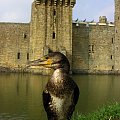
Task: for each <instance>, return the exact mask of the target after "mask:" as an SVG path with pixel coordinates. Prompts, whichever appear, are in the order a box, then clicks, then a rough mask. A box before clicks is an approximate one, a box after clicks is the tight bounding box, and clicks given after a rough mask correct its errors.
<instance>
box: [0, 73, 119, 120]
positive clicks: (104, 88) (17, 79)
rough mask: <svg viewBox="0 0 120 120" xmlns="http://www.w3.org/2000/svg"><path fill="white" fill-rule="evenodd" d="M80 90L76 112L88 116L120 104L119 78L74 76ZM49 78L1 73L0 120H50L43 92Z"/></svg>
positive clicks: (112, 76) (111, 76)
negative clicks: (45, 107) (108, 104)
mask: <svg viewBox="0 0 120 120" xmlns="http://www.w3.org/2000/svg"><path fill="white" fill-rule="evenodd" d="M73 78H74V80H75V81H76V83H77V84H78V86H79V88H80V97H79V102H78V104H77V106H76V111H79V112H82V113H88V112H91V111H94V110H96V109H97V108H98V107H100V106H101V105H103V104H105V103H107V102H108V101H117V102H120V76H114V75H110V76H107V75H103V76H101V75H93V76H91V75H87V76H86V75H81V76H80V75H75V76H73ZM48 79H49V76H48V77H47V76H40V75H31V74H8V73H7V74H6V73H0V120H8V119H9V120H47V117H46V113H45V111H44V108H43V105H42V91H43V88H44V87H45V85H46V83H47V81H48Z"/></svg>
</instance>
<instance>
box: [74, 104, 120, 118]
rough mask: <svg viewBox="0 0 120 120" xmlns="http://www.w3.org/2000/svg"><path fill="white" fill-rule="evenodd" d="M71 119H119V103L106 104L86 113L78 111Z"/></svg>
mask: <svg viewBox="0 0 120 120" xmlns="http://www.w3.org/2000/svg"><path fill="white" fill-rule="evenodd" d="M72 120H120V104H119V103H115V104H108V105H105V106H103V107H102V108H100V109H98V110H97V111H95V112H94V113H89V114H87V115H82V114H79V113H78V114H77V115H76V116H75V115H73V118H72Z"/></svg>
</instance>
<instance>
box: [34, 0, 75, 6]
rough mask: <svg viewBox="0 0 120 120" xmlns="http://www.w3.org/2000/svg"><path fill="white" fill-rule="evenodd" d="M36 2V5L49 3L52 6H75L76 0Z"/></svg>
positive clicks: (38, 0)
mask: <svg viewBox="0 0 120 120" xmlns="http://www.w3.org/2000/svg"><path fill="white" fill-rule="evenodd" d="M35 3H36V5H40V4H45V5H47V4H49V5H50V6H52V5H54V6H57V5H60V6H62V5H64V6H71V7H74V5H75V3H76V0H35Z"/></svg>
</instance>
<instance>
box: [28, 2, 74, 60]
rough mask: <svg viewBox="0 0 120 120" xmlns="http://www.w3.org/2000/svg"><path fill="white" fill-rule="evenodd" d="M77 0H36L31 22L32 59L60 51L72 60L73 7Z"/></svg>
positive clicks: (33, 5)
mask: <svg viewBox="0 0 120 120" xmlns="http://www.w3.org/2000/svg"><path fill="white" fill-rule="evenodd" d="M75 3H76V0H35V1H34V2H33V4H32V20H31V23H30V59H31V60H34V59H38V58H39V57H41V56H43V55H44V54H47V53H48V52H49V51H60V52H62V53H64V54H65V55H66V56H67V57H68V59H69V61H70V62H72V8H73V7H74V5H75Z"/></svg>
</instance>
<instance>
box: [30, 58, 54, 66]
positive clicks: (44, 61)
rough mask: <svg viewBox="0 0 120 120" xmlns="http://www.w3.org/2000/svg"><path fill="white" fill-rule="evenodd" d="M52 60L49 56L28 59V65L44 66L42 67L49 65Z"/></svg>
mask: <svg viewBox="0 0 120 120" xmlns="http://www.w3.org/2000/svg"><path fill="white" fill-rule="evenodd" d="M52 63H53V61H52V59H51V58H48V59H46V58H45V57H42V58H40V59H38V60H34V61H29V63H28V67H30V66H44V67H51V65H52Z"/></svg>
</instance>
